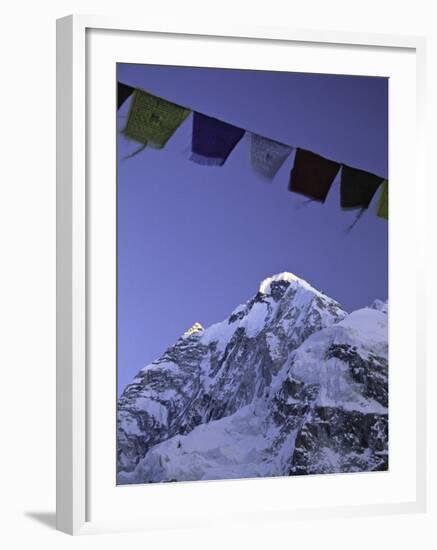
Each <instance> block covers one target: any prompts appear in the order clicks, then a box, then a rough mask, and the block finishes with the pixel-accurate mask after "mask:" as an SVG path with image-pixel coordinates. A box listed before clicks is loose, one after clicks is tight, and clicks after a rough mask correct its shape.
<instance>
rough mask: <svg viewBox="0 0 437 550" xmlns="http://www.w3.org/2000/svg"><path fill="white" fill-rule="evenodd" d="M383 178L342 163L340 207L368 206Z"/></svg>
mask: <svg viewBox="0 0 437 550" xmlns="http://www.w3.org/2000/svg"><path fill="white" fill-rule="evenodd" d="M383 179H384V178H381V177H380V176H376V175H375V174H371V173H370V172H365V171H364V170H358V168H351V167H350V166H346V165H345V164H344V165H343V168H342V171H341V183H340V203H341V207H342V208H368V207H369V204H370V203H371V201H372V198H373V195H374V194H375V193H376V190H377V189H378V187H379V186H380V185H381V183H382V181H383Z"/></svg>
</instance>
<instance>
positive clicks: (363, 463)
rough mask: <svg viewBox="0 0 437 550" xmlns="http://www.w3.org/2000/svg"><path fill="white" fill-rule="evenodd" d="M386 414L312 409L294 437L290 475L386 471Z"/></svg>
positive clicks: (338, 409) (335, 409) (330, 408)
mask: <svg viewBox="0 0 437 550" xmlns="http://www.w3.org/2000/svg"><path fill="white" fill-rule="evenodd" d="M387 440H388V422H387V415H380V414H374V413H369V414H364V413H361V412H358V411H345V410H344V409H341V408H333V407H315V408H314V409H313V410H312V411H311V414H310V415H309V417H308V418H307V419H306V421H305V422H304V423H303V425H302V427H301V428H300V430H299V433H298V435H297V438H296V444H295V448H294V453H293V457H292V460H291V468H290V471H289V473H290V475H304V474H320V473H336V472H364V471H376V470H387V469H388V453H387V447H386V444H387Z"/></svg>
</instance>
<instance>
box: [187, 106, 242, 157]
mask: <svg viewBox="0 0 437 550" xmlns="http://www.w3.org/2000/svg"><path fill="white" fill-rule="evenodd" d="M244 132H245V131H244V130H242V129H241V128H238V127H237V126H233V125H232V124H228V123H227V122H223V121H221V120H218V119H216V118H212V117H209V116H207V115H203V114H202V113H197V112H194V113H193V136H192V143H191V157H190V158H191V160H192V161H194V162H197V163H198V164H205V165H209V166H222V165H223V164H224V163H225V162H226V159H227V158H228V156H229V155H230V153H231V152H232V150H233V149H234V147H235V146H236V145H237V143H238V142H239V141H240V139H241V138H242V137H243V135H244Z"/></svg>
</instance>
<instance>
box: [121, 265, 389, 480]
mask: <svg viewBox="0 0 437 550" xmlns="http://www.w3.org/2000/svg"><path fill="white" fill-rule="evenodd" d="M387 312H388V308H387V303H386V302H382V301H380V300H375V302H374V303H373V304H372V305H371V306H370V307H367V308H363V309H360V310H357V311H355V312H352V313H350V314H348V313H347V312H346V311H344V310H343V309H342V308H341V306H340V305H339V304H338V303H337V302H336V301H335V300H333V299H332V298H330V297H328V296H326V295H325V294H323V293H322V292H320V291H318V290H317V289H315V288H313V287H312V286H311V285H310V284H309V283H308V282H306V281H304V280H303V279H301V278H299V277H297V276H296V275H294V274H292V273H288V272H285V273H280V274H278V275H274V276H272V277H269V278H267V279H265V280H264V281H262V282H261V284H260V286H259V289H258V292H257V293H256V294H255V296H254V297H253V298H251V299H250V300H249V301H248V302H247V303H244V304H241V305H239V306H238V307H237V308H235V309H234V311H233V312H232V313H231V314H230V315H229V317H228V318H227V319H225V320H224V321H222V322H219V323H216V324H214V325H211V326H210V327H208V328H204V327H203V326H202V325H201V324H200V323H198V322H196V323H195V324H194V325H193V327H191V328H190V329H189V330H187V331H186V332H184V333H183V335H182V336H181V337H180V338H179V339H178V340H177V341H176V342H175V344H174V345H173V346H171V347H170V348H168V349H167V350H166V351H165V353H164V354H163V355H162V357H160V358H159V359H157V360H156V361H154V362H153V363H151V364H149V365H146V366H145V367H144V368H143V369H141V371H140V372H139V373H138V374H137V375H136V377H135V378H134V380H133V381H132V383H131V384H129V385H128V386H127V387H126V389H125V390H124V392H123V393H122V395H121V397H120V398H119V401H118V407H117V483H118V484H139V483H157V482H174V481H196V480H212V479H238V478H248V477H250V478H255V477H266V476H288V475H307V474H323V473H346V472H361V471H381V470H387V469H388V333H387V324H388V319H387V315H388V313H387Z"/></svg>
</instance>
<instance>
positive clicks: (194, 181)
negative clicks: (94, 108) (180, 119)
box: [117, 64, 388, 391]
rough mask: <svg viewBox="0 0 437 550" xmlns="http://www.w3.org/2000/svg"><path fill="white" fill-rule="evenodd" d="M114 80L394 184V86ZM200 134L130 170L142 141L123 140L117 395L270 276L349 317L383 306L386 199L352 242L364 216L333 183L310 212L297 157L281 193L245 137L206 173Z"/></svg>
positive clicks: (298, 79)
mask: <svg viewBox="0 0 437 550" xmlns="http://www.w3.org/2000/svg"><path fill="white" fill-rule="evenodd" d="M118 80H120V81H121V82H124V83H126V84H130V85H131V86H136V87H140V88H143V89H145V90H148V91H150V92H151V93H154V94H156V95H159V96H162V97H164V98H166V99H169V100H171V101H173V102H175V103H179V104H181V105H184V106H186V107H189V108H191V109H194V110H197V111H200V112H203V113H205V114H208V115H210V116H214V117H216V118H220V119H222V120H225V121H227V122H230V123H233V124H235V125H237V126H241V127H243V128H245V129H249V130H252V131H254V132H257V133H259V134H261V135H264V136H267V137H270V138H272V139H276V140H278V141H282V142H284V143H288V144H290V145H297V146H300V147H303V148H307V149H310V150H312V151H314V152H316V153H319V154H321V155H324V156H326V157H328V158H331V159H333V160H336V161H339V162H344V163H346V164H349V165H352V166H354V167H357V168H362V169H364V170H369V171H371V172H374V173H376V174H378V175H381V176H385V177H387V175H388V174H387V172H388V120H387V119H388V80H387V79H384V78H373V77H350V76H334V75H315V74H303V73H278V72H261V71H241V70H226V69H204V68H202V69H199V68H188V67H160V66H149V65H127V64H119V65H118ZM128 108H129V101H126V103H125V104H124V105H123V107H122V108H121V109H120V110H119V112H118V114H117V120H118V128H119V130H122V128H123V127H124V122H125V119H126V114H127V111H128ZM191 126H192V118H191V117H190V118H189V119H187V121H186V122H185V123H184V124H183V126H181V127H180V128H179V130H178V131H177V132H176V134H175V135H174V136H173V138H172V139H171V140H170V141H169V142H168V144H167V146H166V147H165V148H164V149H163V150H160V151H158V150H154V149H146V150H145V151H143V152H142V153H140V154H138V155H137V156H135V157H133V158H131V159H128V160H123V157H125V156H126V154H127V153H129V152H131V151H133V150H135V149H136V148H137V144H133V143H131V142H128V141H126V140H125V139H124V138H123V136H122V135H121V134H120V132H119V133H118V155H119V158H118V191H117V193H118V195H117V208H118V235H117V239H118V388H119V391H120V390H122V389H123V388H124V387H125V386H126V385H127V384H128V383H129V382H131V381H132V378H133V377H134V376H135V374H136V373H137V372H138V371H139V370H140V369H141V368H142V367H143V366H145V365H146V364H147V363H149V362H151V361H153V360H154V359H157V358H158V357H159V356H160V355H161V354H162V352H163V351H165V349H166V348H167V347H168V346H169V345H171V344H173V343H174V342H175V341H176V340H177V338H178V337H179V336H180V335H181V334H182V333H183V332H184V331H185V330H187V329H188V328H189V327H190V326H191V325H193V323H194V322H196V321H199V322H200V323H202V324H203V325H204V326H205V327H206V326H208V325H210V324H212V323H214V322H217V321H221V320H223V319H224V318H225V317H227V316H228V315H229V314H230V313H231V311H232V310H233V309H234V308H235V307H236V306H237V305H238V304H240V303H243V302H245V301H246V300H247V299H249V298H250V297H251V296H253V295H254V294H255V293H256V291H257V289H258V286H259V283H260V282H261V280H262V279H264V278H265V277H268V276H270V275H272V274H274V273H279V272H282V271H291V272H292V273H295V274H296V275H298V276H300V277H302V278H304V279H306V280H307V281H308V282H310V283H311V284H312V285H313V286H315V287H316V288H318V289H320V290H322V291H323V292H325V293H326V294H328V295H329V296H331V297H332V298H335V299H336V300H338V301H339V302H340V303H341V304H342V306H343V307H344V308H345V309H346V310H348V311H351V310H353V309H356V308H359V307H362V306H365V305H369V304H370V303H371V302H372V301H373V300H374V299H375V298H381V299H386V298H387V279H388V268H387V264H388V258H387V244H388V243H387V235H388V232H387V230H388V227H387V226H388V224H387V222H385V221H384V220H381V219H379V218H378V217H377V216H376V215H375V208H376V203H377V199H378V197H379V193H378V194H377V195H376V196H375V198H374V201H373V202H372V204H371V206H370V208H369V210H368V211H367V212H366V214H365V215H364V216H363V217H362V218H361V220H360V221H359V222H358V223H357V225H356V226H355V227H354V229H353V230H352V231H351V232H349V233H347V232H346V229H347V227H348V226H349V225H350V224H351V223H352V221H353V220H354V219H355V216H356V211H354V212H344V211H342V210H341V209H340V206H339V181H338V179H339V178H338V177H337V179H336V181H335V183H334V185H333V187H332V188H331V191H330V194H329V196H328V199H327V201H326V203H325V204H324V205H320V204H317V203H312V204H309V205H303V203H304V201H305V197H302V196H301V195H297V194H294V193H290V192H289V191H288V190H287V186H288V178H289V173H290V169H291V167H292V164H293V155H291V156H290V157H289V158H288V160H287V161H286V162H285V163H284V165H283V166H282V168H281V170H280V172H279V173H278V175H277V176H276V178H275V180H274V181H273V182H272V183H266V182H264V181H261V180H260V179H259V178H258V176H257V175H256V174H255V173H254V172H253V171H252V169H251V167H250V163H249V158H248V151H249V150H248V142H247V141H246V140H245V139H243V140H242V141H241V142H240V143H239V144H238V146H237V147H236V148H235V149H234V151H233V153H232V154H231V156H230V157H229V159H228V160H227V162H226V164H225V165H224V166H222V167H207V166H199V165H197V164H195V163H193V162H191V161H189V160H188V159H189V146H190V139H191Z"/></svg>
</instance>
